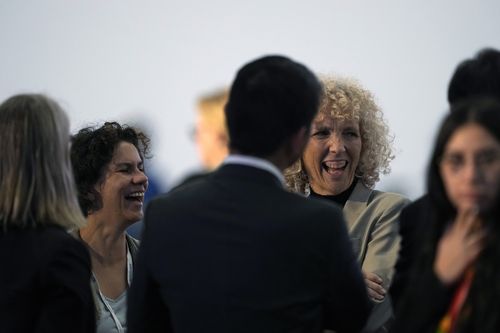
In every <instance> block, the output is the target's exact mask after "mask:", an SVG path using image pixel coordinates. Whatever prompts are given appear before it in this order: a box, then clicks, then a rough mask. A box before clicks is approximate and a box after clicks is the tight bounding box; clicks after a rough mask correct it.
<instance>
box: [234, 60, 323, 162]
mask: <svg viewBox="0 0 500 333" xmlns="http://www.w3.org/2000/svg"><path fill="white" fill-rule="evenodd" d="M320 96H321V85H320V83H319V81H318V79H317V78H316V76H315V75H314V74H313V73H312V72H311V71H310V70H309V69H307V68H306V67H305V66H304V65H302V64H299V63H297V62H295V61H293V60H291V59H289V58H286V57H283V56H266V57H263V58H259V59H257V60H254V61H252V62H250V63H248V64H246V65H245V66H243V67H242V68H241V69H240V70H239V71H238V73H237V75H236V78H235V80H234V82H233V85H232V86H231V90H230V94H229V101H228V103H227V105H226V110H225V111H226V119H227V125H228V130H229V140H230V143H229V147H230V148H231V150H232V151H235V152H238V153H240V154H245V155H253V156H258V157H267V156H270V155H271V154H273V153H274V152H276V151H277V150H278V149H279V148H280V147H281V145H282V144H283V143H284V142H285V141H286V140H287V139H288V138H290V137H291V136H292V135H293V134H295V133H296V132H297V131H298V130H299V129H300V128H302V127H309V126H310V124H311V122H312V119H313V118H314V116H315V115H316V112H317V111H318V107H319V102H320Z"/></svg>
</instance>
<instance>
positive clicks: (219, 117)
mask: <svg viewBox="0 0 500 333" xmlns="http://www.w3.org/2000/svg"><path fill="white" fill-rule="evenodd" d="M228 96H229V89H227V88H220V89H217V90H215V91H213V92H211V93H209V94H205V95H202V96H200V97H199V98H198V100H197V103H196V123H195V127H194V129H193V138H194V140H195V143H196V149H197V151H198V158H199V160H200V162H201V165H202V168H203V170H202V171H199V172H195V173H192V174H189V175H188V176H187V177H186V178H185V179H184V180H182V181H181V182H180V184H179V185H178V186H177V187H179V186H182V185H185V184H188V183H191V182H192V181H194V180H197V179H199V178H202V177H204V176H206V175H207V173H209V172H211V171H213V170H215V169H216V168H217V167H218V166H219V165H220V164H221V163H222V161H223V160H224V159H225V158H226V157H227V155H228V154H229V148H228V143H229V134H228V131H227V125H226V116H225V114H224V107H225V106H226V103H227V99H228Z"/></svg>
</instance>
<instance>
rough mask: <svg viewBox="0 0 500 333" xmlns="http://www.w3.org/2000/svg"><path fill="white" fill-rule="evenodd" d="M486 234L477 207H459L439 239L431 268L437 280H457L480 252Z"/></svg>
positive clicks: (447, 282) (443, 281) (444, 282)
mask: <svg viewBox="0 0 500 333" xmlns="http://www.w3.org/2000/svg"><path fill="white" fill-rule="evenodd" d="M485 238H486V232H485V230H484V228H483V227H482V226H481V221H480V219H479V217H478V215H477V210H475V209H469V210H466V211H460V212H459V213H458V214H457V217H456V218H455V221H454V222H453V224H452V225H451V226H450V227H449V228H448V230H446V232H445V233H444V235H443V236H442V237H441V239H440V240H439V243H438V247H437V251H436V257H435V259H434V272H435V273H436V275H437V277H438V278H439V280H441V282H442V283H443V284H445V285H451V284H453V283H455V282H457V281H458V279H460V278H461V277H462V276H463V274H464V272H465V270H466V269H467V268H468V267H469V266H470V265H471V264H472V263H473V262H474V261H475V260H476V258H477V257H478V255H479V254H480V253H481V250H482V249H483V247H484V244H485Z"/></svg>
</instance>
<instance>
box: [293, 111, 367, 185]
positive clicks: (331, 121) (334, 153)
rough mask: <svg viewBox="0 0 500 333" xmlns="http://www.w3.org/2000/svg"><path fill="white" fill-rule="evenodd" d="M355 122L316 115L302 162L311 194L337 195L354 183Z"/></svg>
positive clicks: (357, 138) (356, 155)
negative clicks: (311, 190) (312, 192)
mask: <svg viewBox="0 0 500 333" xmlns="http://www.w3.org/2000/svg"><path fill="white" fill-rule="evenodd" d="M361 147H362V143H361V135H360V129H359V121H357V120H353V119H349V118H334V117H332V116H330V115H327V114H321V113H320V114H318V116H317V117H316V119H315V120H314V121H313V124H312V128H311V138H310V140H309V143H308V145H307V146H306V149H305V151H304V155H303V158H302V162H303V165H304V168H305V171H306V173H307V176H308V177H309V183H310V185H311V188H312V189H313V191H314V192H315V193H317V194H321V195H337V194H340V193H342V192H344V191H345V190H347V189H348V188H349V187H350V186H351V184H352V183H353V181H354V175H355V173H356V168H357V167H358V164H359V159H360V156H361Z"/></svg>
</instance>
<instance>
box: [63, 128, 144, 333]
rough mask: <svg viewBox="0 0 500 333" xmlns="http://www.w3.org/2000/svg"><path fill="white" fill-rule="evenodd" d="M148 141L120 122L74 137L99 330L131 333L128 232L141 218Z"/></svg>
mask: <svg viewBox="0 0 500 333" xmlns="http://www.w3.org/2000/svg"><path fill="white" fill-rule="evenodd" d="M148 143H149V139H148V138H147V137H146V136H145V135H144V134H143V133H142V132H139V131H137V130H136V129H134V128H131V127H127V126H122V125H120V124H118V123H116V122H109V123H105V124H104V125H102V126H101V127H95V128H94V127H88V128H84V129H81V130H80V131H79V132H78V133H77V134H75V135H74V136H73V138H72V145H71V162H72V164H73V170H74V174H75V181H76V185H77V188H78V200H79V203H80V207H81V210H82V211H83V214H84V215H85V217H86V218H87V225H86V226H85V227H83V228H81V229H80V230H79V232H78V235H79V237H81V239H82V240H83V241H84V243H85V244H86V245H87V248H88V249H89V251H90V257H91V260H92V279H91V286H92V289H93V292H94V300H95V303H96V310H97V332H102V333H108V332H119V333H124V332H126V331H127V321H126V310H127V289H128V287H129V285H130V283H131V281H132V274H133V270H134V266H135V256H136V253H137V249H138V241H137V240H135V239H134V238H132V237H130V236H129V235H127V234H126V229H127V228H128V227H129V226H130V225H132V224H133V223H135V222H137V221H139V220H141V219H142V217H143V201H144V193H145V192H146V190H147V187H148V178H147V176H146V175H145V173H144V157H145V156H146V154H147V152H148V148H149V146H148Z"/></svg>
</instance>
